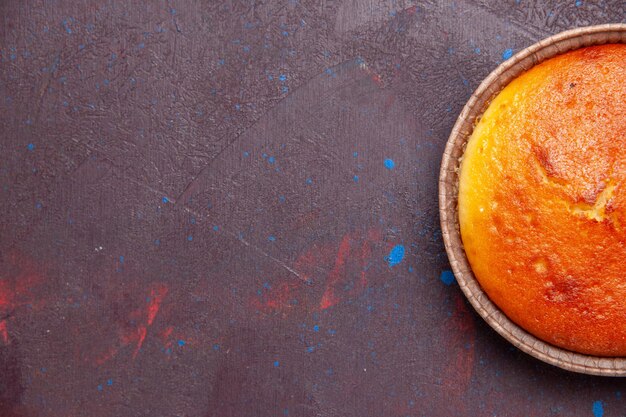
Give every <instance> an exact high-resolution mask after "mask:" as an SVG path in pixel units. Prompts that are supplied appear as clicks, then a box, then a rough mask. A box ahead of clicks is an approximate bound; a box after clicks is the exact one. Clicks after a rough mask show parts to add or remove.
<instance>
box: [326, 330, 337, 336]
mask: <svg viewBox="0 0 626 417" xmlns="http://www.w3.org/2000/svg"><path fill="white" fill-rule="evenodd" d="M328 334H329V335H334V334H337V330H333V329H328Z"/></svg>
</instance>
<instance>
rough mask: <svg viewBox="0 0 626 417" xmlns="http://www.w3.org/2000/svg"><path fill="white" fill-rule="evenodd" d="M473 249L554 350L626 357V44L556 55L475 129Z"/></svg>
mask: <svg viewBox="0 0 626 417" xmlns="http://www.w3.org/2000/svg"><path fill="white" fill-rule="evenodd" d="M459 221H460V226H461V236H462V240H463V245H464V247H465V252H466V253H467V257H468V258H469V261H470V264H471V266H472V269H473V271H474V274H475V276H476V278H477V279H478V281H479V282H480V284H481V286H482V287H483V289H484V290H485V291H486V293H487V294H488V295H489V297H490V299H491V300H492V301H493V302H494V303H496V304H497V305H498V307H499V308H500V309H501V310H502V311H503V312H504V313H505V314H506V315H507V316H508V317H509V318H510V319H511V320H513V321H514V322H515V323H517V324H518V325H520V326H521V327H523V328H524V329H526V330H527V331H528V332H530V333H532V334H533V335H535V336H537V337H538V338H540V339H543V340H545V341H546V342H549V343H551V344H553V345H557V346H560V347H563V348H565V349H569V350H572V351H577V352H581V353H586V354H592V355H599V356H626V45H624V44H609V45H602V46H593V47H587V48H583V49H579V50H576V51H572V52H568V53H565V54H563V55H559V56H557V57H554V58H552V59H549V60H547V61H545V62H543V63H541V64H539V65H537V66H535V67H533V68H532V69H530V70H529V71H527V72H526V73H524V74H522V75H521V76H519V77H518V78H516V79H515V80H513V81H512V82H511V83H510V84H509V85H508V86H507V87H506V88H505V89H504V90H503V91H502V92H501V93H500V94H499V95H498V96H497V97H496V98H495V99H494V100H493V102H492V103H491V104H490V105H489V107H488V109H487V111H486V112H485V114H484V115H483V117H482V118H481V119H480V122H479V123H478V124H477V126H476V128H475V130H474V133H473V134H472V136H471V138H470V140H469V142H468V144H467V149H466V151H465V154H464V156H463V161H462V163H461V171H460V182H459Z"/></svg>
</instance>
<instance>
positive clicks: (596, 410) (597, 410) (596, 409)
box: [592, 401, 604, 417]
mask: <svg viewBox="0 0 626 417" xmlns="http://www.w3.org/2000/svg"><path fill="white" fill-rule="evenodd" d="M592 410H593V417H602V416H604V406H603V404H602V401H594V402H593V408H592Z"/></svg>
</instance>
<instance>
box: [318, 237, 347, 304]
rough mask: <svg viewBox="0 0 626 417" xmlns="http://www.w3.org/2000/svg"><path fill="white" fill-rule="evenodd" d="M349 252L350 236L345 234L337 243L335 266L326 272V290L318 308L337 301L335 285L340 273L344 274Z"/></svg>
mask: <svg viewBox="0 0 626 417" xmlns="http://www.w3.org/2000/svg"><path fill="white" fill-rule="evenodd" d="M349 254H350V236H349V235H345V236H344V237H343V239H342V240H341V243H340V244H339V251H338V252H337V258H336V259H335V266H334V267H333V269H332V270H331V271H330V274H328V279H327V280H326V291H324V295H323V296H322V300H321V301H320V309H321V310H325V309H327V308H328V307H332V306H334V305H335V304H337V302H338V301H339V297H337V295H336V294H335V285H336V284H337V282H338V281H339V279H340V278H341V276H342V275H344V271H345V264H346V259H347V258H348V255H349Z"/></svg>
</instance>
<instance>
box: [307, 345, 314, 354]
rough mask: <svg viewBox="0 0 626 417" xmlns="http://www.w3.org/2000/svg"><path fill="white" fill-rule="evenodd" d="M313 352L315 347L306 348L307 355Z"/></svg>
mask: <svg viewBox="0 0 626 417" xmlns="http://www.w3.org/2000/svg"><path fill="white" fill-rule="evenodd" d="M314 350H315V346H309V347H308V348H306V351H307V352H309V353H312V352H313V351H314Z"/></svg>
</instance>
